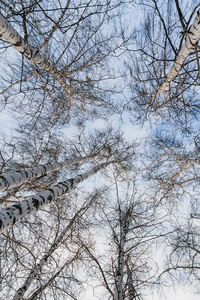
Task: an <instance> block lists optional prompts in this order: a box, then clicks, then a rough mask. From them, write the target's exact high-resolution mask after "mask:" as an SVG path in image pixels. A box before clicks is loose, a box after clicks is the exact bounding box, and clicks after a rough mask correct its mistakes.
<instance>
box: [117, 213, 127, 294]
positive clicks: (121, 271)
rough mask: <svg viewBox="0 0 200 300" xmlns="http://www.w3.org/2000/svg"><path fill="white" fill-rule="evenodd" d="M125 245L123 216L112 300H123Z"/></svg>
mask: <svg viewBox="0 0 200 300" xmlns="http://www.w3.org/2000/svg"><path fill="white" fill-rule="evenodd" d="M125 243H126V220H125V216H122V218H121V224H120V243H119V256H118V268H117V274H116V277H115V293H114V300H123V275H124V247H125Z"/></svg>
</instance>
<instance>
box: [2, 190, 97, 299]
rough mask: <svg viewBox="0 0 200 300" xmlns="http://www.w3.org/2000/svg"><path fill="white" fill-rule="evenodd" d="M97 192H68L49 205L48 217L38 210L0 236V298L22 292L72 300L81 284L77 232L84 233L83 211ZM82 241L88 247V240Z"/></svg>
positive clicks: (80, 256)
mask: <svg viewBox="0 0 200 300" xmlns="http://www.w3.org/2000/svg"><path fill="white" fill-rule="evenodd" d="M98 193H99V192H95V191H94V193H83V192H78V193H77V192H76V193H71V195H70V197H66V196H65V197H63V199H62V200H61V201H59V202H58V203H57V204H58V205H54V207H52V208H53V209H52V210H51V211H49V212H52V215H51V218H49V216H50V214H49V215H46V216H47V218H45V214H44V212H43V213H40V216H38V219H36V218H33V219H32V222H33V223H32V222H31V220H30V222H29V223H28V222H27V223H26V226H23V228H22V227H21V228H19V232H18V230H15V234H13V235H12V232H10V233H9V234H7V235H6V234H3V235H1V263H2V265H1V266H2V268H1V271H2V272H1V275H2V291H1V292H2V294H1V296H2V297H3V296H6V297H9V299H13V297H17V299H18V298H19V299H21V298H22V297H23V296H22V295H23V294H24V293H25V292H26V298H29V297H31V299H32V298H33V299H34V297H36V295H40V297H42V298H45V297H48V296H49V295H52V297H53V298H54V299H59V298H60V299H65V297H66V296H67V297H70V299H71V298H72V299H74V297H76V296H77V295H78V293H79V292H80V289H83V285H82V283H81V281H80V280H79V278H78V276H77V275H76V273H77V268H81V267H82V260H83V259H84V251H83V248H82V247H81V245H80V244H79V241H78V240H79V239H78V235H79V234H80V233H81V232H83V234H84V235H85V237H86V236H87V226H84V227H83V224H84V223H85V219H87V217H88V216H85V214H86V213H87V211H88V210H91V207H92V206H94V207H95V205H96V204H95V202H96V199H97V195H98ZM72 199H73V203H71V204H70V202H71V201H72ZM66 203H68V204H69V205H68V207H67V205H66ZM24 225H25V223H24ZM27 229H28V230H27ZM20 233H21V235H20ZM27 233H28V236H29V238H28V240H27ZM5 237H7V241H6V239H5ZM8 241H9V242H8ZM85 242H86V243H87V245H88V246H89V240H88V239H86V240H85ZM78 261H79V263H78ZM22 274H23V276H22ZM9 281H10V282H12V285H11V286H10V285H9ZM63 284H64V285H65V289H64V290H63V291H62V287H63ZM14 295H15V296H14ZM34 295H35V296H34ZM49 297H50V296H49Z"/></svg>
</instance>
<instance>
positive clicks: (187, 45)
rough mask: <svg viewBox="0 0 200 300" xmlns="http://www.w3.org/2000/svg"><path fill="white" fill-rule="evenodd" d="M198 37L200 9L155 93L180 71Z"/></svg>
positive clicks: (162, 89) (199, 32)
mask: <svg viewBox="0 0 200 300" xmlns="http://www.w3.org/2000/svg"><path fill="white" fill-rule="evenodd" d="M199 39H200V9H199V10H198V11H197V15H196V18H195V20H194V22H193V24H192V25H191V27H190V28H189V30H188V32H187V33H186V39H185V42H184V44H183V46H182V48H181V50H180V51H179V53H178V55H177V57H176V59H175V62H174V64H173V66H172V68H171V70H170V71H169V73H168V74H167V76H166V78H165V81H164V82H163V84H162V85H161V87H160V88H159V89H158V91H157V93H162V92H164V90H165V88H166V87H167V86H169V83H170V82H171V81H172V79H173V78H174V76H175V75H176V74H177V73H178V72H179V71H180V69H181V67H182V65H183V63H184V61H185V59H186V58H187V57H188V55H189V54H190V52H191V51H192V50H193V49H194V48H195V46H196V44H197V43H198V41H199Z"/></svg>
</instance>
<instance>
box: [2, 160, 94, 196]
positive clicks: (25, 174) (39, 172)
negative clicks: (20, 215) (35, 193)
mask: <svg viewBox="0 0 200 300" xmlns="http://www.w3.org/2000/svg"><path fill="white" fill-rule="evenodd" d="M93 157H94V156H85V157H81V158H78V159H75V160H65V161H63V162H52V163H50V164H46V165H42V166H38V167H30V168H26V169H24V170H20V171H15V172H9V173H7V174H6V173H5V174H3V175H1V176H0V192H3V191H6V190H9V189H11V188H14V187H16V186H19V185H20V184H23V183H26V182H27V181H29V180H30V179H34V178H38V177H40V176H43V175H46V174H49V173H51V172H53V171H58V170H60V169H62V168H67V167H69V166H71V165H74V164H77V163H79V162H83V161H86V160H88V159H90V158H93Z"/></svg>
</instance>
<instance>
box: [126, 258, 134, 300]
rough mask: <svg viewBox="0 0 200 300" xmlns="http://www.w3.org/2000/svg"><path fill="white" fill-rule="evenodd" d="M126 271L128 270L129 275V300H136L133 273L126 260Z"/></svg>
mask: <svg viewBox="0 0 200 300" xmlns="http://www.w3.org/2000/svg"><path fill="white" fill-rule="evenodd" d="M126 269H127V274H128V299H129V300H134V299H135V294H136V293H135V288H134V285H133V278H132V272H131V270H130V268H129V264H128V261H127V260H126Z"/></svg>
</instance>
